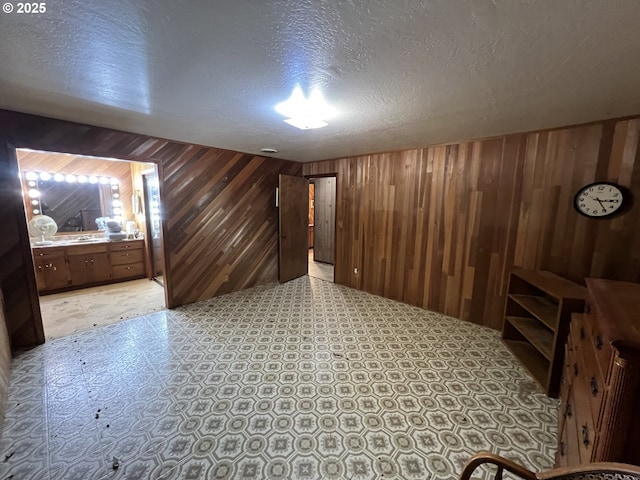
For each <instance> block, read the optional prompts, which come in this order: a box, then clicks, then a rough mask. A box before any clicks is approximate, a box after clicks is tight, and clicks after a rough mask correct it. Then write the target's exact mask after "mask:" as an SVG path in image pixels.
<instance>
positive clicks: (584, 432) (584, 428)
mask: <svg viewBox="0 0 640 480" xmlns="http://www.w3.org/2000/svg"><path fill="white" fill-rule="evenodd" d="M582 443H583V444H584V446H585V447H588V446H589V444H590V443H591V442H590V441H589V427H587V425H586V424H585V425H583V426H582Z"/></svg>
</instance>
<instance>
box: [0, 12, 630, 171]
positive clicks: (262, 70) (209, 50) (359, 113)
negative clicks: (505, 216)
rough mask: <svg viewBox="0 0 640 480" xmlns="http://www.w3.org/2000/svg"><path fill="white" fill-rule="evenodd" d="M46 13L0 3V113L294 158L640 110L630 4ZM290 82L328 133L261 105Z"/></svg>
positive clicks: (282, 93)
mask: <svg viewBox="0 0 640 480" xmlns="http://www.w3.org/2000/svg"><path fill="white" fill-rule="evenodd" d="M9 1H11V2H12V3H13V4H14V5H15V6H17V2H15V1H13V0H9ZM3 3H4V2H3ZM46 8H47V11H46V13H40V14H18V13H16V12H15V10H14V12H13V13H10V14H6V13H4V14H0V107H1V108H7V109H12V110H18V111H22V112H28V113H36V114H41V115H46V116H51V117H55V118H62V119H67V120H74V121H78V122H83V123H89V124H93V125H101V126H107V127H112V128H117V129H121V130H127V131H132V132H137V133H145V134H150V135H154V136H159V137H165V138H170V139H175V140H181V141H184V142H191V143H198V144H204V145H211V146H216V147H222V148H228V149H232V150H238V151H242V152H249V153H258V152H259V150H260V148H262V147H273V148H277V149H279V150H280V153H278V154H275V155H272V156H275V157H281V158H286V159H291V160H298V161H310V160H317V159H326V158H334V157H341V156H347V155H354V154H362V153H373V152H379V151H389V150H398V149H404V148H412V147H422V146H427V145H432V144H435V143H443V142H453V141H460V140H468V139H473V138H480V137H487V136H493V135H499V134H504V133H511V132H517V131H527V130H535V129H539V128H546V127H553V126H560V125H567V124H575V123H581V122H586V121H591V120H596V119H602V118H607V117H616V116H624V115H632V114H637V113H640V33H638V25H640V2H638V1H637V0H540V1H533V0H530V1H527V0H511V1H508V0H505V1H499V0H493V1H490V0H429V1H418V0H388V1H380V0H351V1H339V0H335V1H328V0H327V1H321V0H272V1H262V0H260V1H257V0H234V1H211V0H194V1H186V0H177V1H176V0H173V1H167V0H121V1H117V2H116V1H103V0H64V1H62V0H57V1H55V2H48V3H47V4H46ZM296 84H299V85H300V86H301V87H302V88H303V90H304V91H305V92H307V93H308V91H309V90H310V88H312V87H318V88H320V89H321V90H322V92H323V94H324V96H325V99H327V101H328V102H329V103H330V104H332V105H333V106H335V107H336V108H337V109H338V110H339V111H340V114H339V115H338V116H337V117H336V118H334V119H333V120H331V121H330V124H329V126H328V127H325V128H322V129H319V130H307V131H302V130H297V129H295V128H293V127H291V126H289V125H287V124H286V123H284V122H283V118H282V117H281V116H280V115H279V114H277V113H276V112H275V111H274V109H273V107H274V105H275V104H276V103H278V102H281V101H283V100H285V99H286V98H287V97H288V96H289V95H290V93H291V90H292V89H293V87H294V86H295V85H296Z"/></svg>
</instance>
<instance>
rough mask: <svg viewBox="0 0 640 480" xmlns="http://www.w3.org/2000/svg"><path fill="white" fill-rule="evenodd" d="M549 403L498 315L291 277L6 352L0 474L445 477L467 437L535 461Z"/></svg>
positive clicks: (468, 445)
mask: <svg viewBox="0 0 640 480" xmlns="http://www.w3.org/2000/svg"><path fill="white" fill-rule="evenodd" d="M557 408H558V402H557V400H554V399H550V398H548V397H546V396H545V395H544V394H542V393H540V392H539V391H538V390H537V388H536V387H535V385H534V384H533V381H532V379H531V378H530V377H529V376H528V374H527V373H526V372H525V371H524V370H523V369H522V368H521V367H520V365H519V364H518V362H517V361H516V360H515V359H514V357H513V356H512V355H511V354H510V353H509V352H508V351H507V349H506V348H505V347H504V346H503V344H502V343H501V341H500V335H499V332H496V331H493V330H489V329H486V328H483V327H479V326H476V325H473V324H470V323H466V322H462V321H460V320H456V319H453V318H450V317H446V316H443V315H440V314H436V313H432V312H429V311H426V310H422V309H419V308H415V307H410V306H407V305H403V304H401V303H398V302H394V301H392V300H387V299H384V298H380V297H376V296H373V295H370V294H367V293H364V292H359V291H356V290H352V289H348V288H345V287H342V286H340V285H336V284H333V283H329V282H326V281H321V280H318V279H315V278H310V277H306V276H305V277H302V278H299V279H296V280H294V281H291V282H288V283H286V284H281V285H280V284H270V285H266V286H261V287H256V288H253V289H249V290H244V291H241V292H236V293H232V294H229V295H225V296H221V297H217V298H215V299H212V300H208V301H204V302H200V303H196V304H191V305H187V306H184V307H181V308H178V309H175V310H163V311H160V312H156V313H153V314H150V315H145V316H142V317H139V318H135V319H131V320H127V321H123V322H119V323H116V324H112V325H106V326H103V327H100V328H95V329H92V330H89V331H86V332H83V333H79V334H76V335H72V336H69V337H65V338H59V339H55V340H52V341H50V342H47V343H46V344H45V345H42V346H40V347H37V348H34V349H32V350H30V351H26V352H24V353H22V354H20V355H18V356H17V357H16V358H15V359H14V363H13V370H12V376H11V386H10V392H9V399H8V403H7V413H6V420H5V426H4V429H3V436H2V441H1V443H0V455H1V456H2V458H3V459H5V461H4V462H0V478H8V477H9V476H11V475H13V477H12V478H14V479H32V478H34V479H35V478H37V479H44V480H49V479H51V480H53V479H56V480H57V479H78V480H80V479H82V480H90V479H96V480H97V479H107V478H108V479H111V478H117V479H145V480H147V479H165V480H166V479H232V478H233V479H319V478H323V479H343V478H344V479H346V478H348V479H380V478H382V477H383V476H384V478H385V479H390V478H391V479H393V478H395V479H398V480H399V479H427V478H429V479H435V478H437V479H452V478H457V474H458V473H459V471H460V469H461V465H462V464H463V462H465V461H466V460H467V459H468V457H469V456H470V455H471V454H472V453H474V452H476V451H478V450H491V451H493V452H495V453H499V454H503V455H505V456H507V457H509V458H511V459H513V460H515V461H517V462H519V463H522V464H524V465H526V466H529V467H530V468H533V469H535V470H539V469H543V468H547V467H550V466H551V465H552V462H553V455H554V453H555V450H556V447H557V445H556V438H555V436H556V421H557ZM114 457H116V458H117V462H118V468H117V469H114V468H113V462H114Z"/></svg>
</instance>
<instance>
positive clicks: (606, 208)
mask: <svg viewBox="0 0 640 480" xmlns="http://www.w3.org/2000/svg"><path fill="white" fill-rule="evenodd" d="M624 201H625V196H624V192H623V188H622V187H620V186H619V185H616V184H615V183H610V182H594V183H590V184H589V185H585V186H584V187H582V188H581V189H580V190H578V193H576V196H575V197H574V198H573V206H574V207H575V209H576V210H577V211H578V213H581V214H582V215H585V216H587V217H590V218H602V217H609V216H611V215H613V214H614V213H618V212H619V211H620V209H621V208H622V206H623V204H624Z"/></svg>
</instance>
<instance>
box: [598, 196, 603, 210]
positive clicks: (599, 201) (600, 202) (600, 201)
mask: <svg viewBox="0 0 640 480" xmlns="http://www.w3.org/2000/svg"><path fill="white" fill-rule="evenodd" d="M596 201H597V202H598V203H599V204H600V206H601V207H602V209H603V210H604V209H605V208H604V205H603V204H602V200H600V199H599V198H598V197H596Z"/></svg>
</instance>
